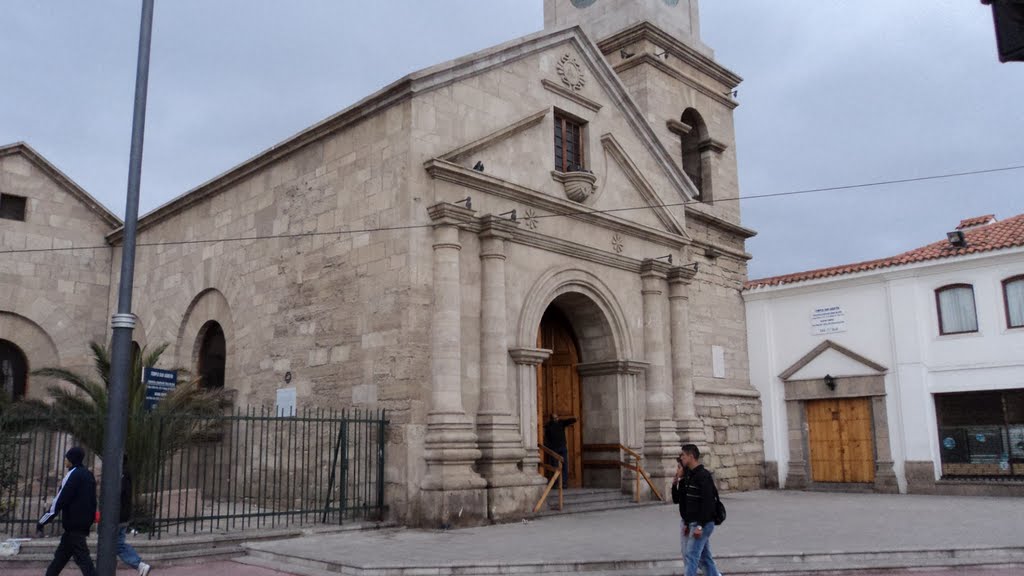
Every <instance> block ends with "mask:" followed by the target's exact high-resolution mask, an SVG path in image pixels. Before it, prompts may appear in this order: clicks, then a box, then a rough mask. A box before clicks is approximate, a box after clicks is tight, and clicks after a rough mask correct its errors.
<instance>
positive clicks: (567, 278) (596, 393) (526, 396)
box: [512, 269, 643, 487]
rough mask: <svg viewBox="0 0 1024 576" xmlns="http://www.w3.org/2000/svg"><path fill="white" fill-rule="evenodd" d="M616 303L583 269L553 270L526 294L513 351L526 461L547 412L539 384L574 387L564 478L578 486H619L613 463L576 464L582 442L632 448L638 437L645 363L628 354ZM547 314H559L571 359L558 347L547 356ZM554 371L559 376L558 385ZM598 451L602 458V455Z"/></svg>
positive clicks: (533, 453)
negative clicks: (573, 449)
mask: <svg viewBox="0 0 1024 576" xmlns="http://www.w3.org/2000/svg"><path fill="white" fill-rule="evenodd" d="M621 310H622V309H621V307H620V306H619V304H618V302H617V301H616V299H615V296H614V295H613V293H612V292H611V290H610V289H608V287H607V286H606V285H605V284H604V282H602V281H601V280H600V279H599V278H597V277H596V276H595V275H593V274H591V273H589V272H587V271H584V270H578V269H569V270H564V269H563V270H551V271H549V272H548V273H546V274H545V275H543V276H542V277H541V278H540V279H539V280H538V281H537V283H536V284H535V286H534V288H533V289H532V290H531V291H530V293H529V294H528V296H527V298H526V300H525V302H524V307H523V310H522V314H521V316H520V322H519V325H518V334H517V343H518V344H520V345H519V346H518V347H517V348H515V349H513V350H512V357H513V360H515V362H516V363H517V364H518V368H517V370H518V373H517V380H518V384H519V398H520V425H521V429H522V431H523V445H524V448H526V449H527V453H528V454H530V456H529V457H528V458H527V461H526V466H527V467H529V466H531V465H533V464H534V463H536V462H538V461H539V454H538V450H537V444H538V442H540V441H541V439H542V435H543V433H542V429H541V426H540V425H541V423H542V421H543V419H544V418H545V417H546V416H549V415H550V410H548V409H547V408H549V407H545V405H544V404H545V398H546V397H547V398H548V402H550V390H546V389H545V387H546V386H552V385H560V386H578V390H579V397H578V399H577V400H578V411H579V415H578V416H579V421H578V423H577V426H578V428H577V429H576V430H574V431H573V435H575V437H576V440H575V442H576V443H577V444H578V445H579V449H580V450H581V451H582V455H580V454H573V455H570V464H571V467H572V468H574V470H572V471H571V472H570V479H571V480H573V481H574V485H577V486H578V485H581V484H582V485H584V486H606V487H620V486H621V485H622V484H621V481H622V480H621V475H620V473H619V471H618V469H612V468H607V469H598V468H590V467H587V466H583V465H582V461H583V460H586V459H587V451H586V450H585V449H584V448H585V446H586V445H589V444H623V445H626V446H630V447H637V444H638V440H639V438H640V434H639V433H638V431H639V430H640V429H641V426H642V424H641V423H640V420H639V417H638V414H637V410H636V408H637V405H638V402H637V400H638V399H637V397H636V396H637V386H636V375H637V374H638V373H639V372H640V371H641V370H642V368H643V364H642V363H637V362H632V361H630V357H631V351H632V344H631V341H630V338H629V332H628V330H627V323H626V322H625V318H624V316H623V314H622V312H621ZM553 319H558V321H559V323H560V324H562V330H563V331H566V332H568V333H571V341H572V342H571V346H570V347H571V348H573V349H574V352H573V354H575V356H576V359H575V361H574V362H573V365H572V366H565V365H564V364H565V363H566V362H568V361H569V360H567V359H566V357H565V355H564V353H563V354H561V355H560V352H564V351H556V354H555V355H554V356H553V355H552V350H551V348H548V347H547V346H546V344H547V342H545V341H544V339H545V336H544V335H543V333H542V332H543V330H541V328H542V326H543V325H545V324H547V323H550V322H552V321H553ZM563 347H564V346H563ZM552 361H555V362H557V363H559V364H560V366H559V367H557V368H558V370H559V371H561V374H562V375H561V376H555V375H554V374H555V372H556V370H553V369H552V368H553V367H552V366H551V362H552ZM566 369H568V371H567V370H566ZM553 378H562V379H563V380H565V382H563V383H561V384H556V383H555V381H554V380H552V379H553ZM564 409H565V408H564V407H563V410H564ZM597 457H598V458H601V457H602V455H600V454H598V455H597ZM603 457H604V458H605V459H607V457H608V455H607V454H605V455H603ZM574 459H575V460H576V461H575V462H574ZM581 459H582V460H581Z"/></svg>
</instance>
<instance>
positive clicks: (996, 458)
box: [935, 389, 1024, 477]
mask: <svg viewBox="0 0 1024 576" xmlns="http://www.w3.org/2000/svg"><path fill="white" fill-rule="evenodd" d="M935 411H936V415H937V416H938V422H939V446H940V454H941V459H942V475H943V476H944V477H947V476H948V477H958V476H967V477H1005V476H1018V477H1024V389H1021V390H1007V391H995V392H970V393H962V394H939V395H936V396H935Z"/></svg>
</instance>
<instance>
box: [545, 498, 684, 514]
mask: <svg viewBox="0 0 1024 576" xmlns="http://www.w3.org/2000/svg"><path fill="white" fill-rule="evenodd" d="M663 504H664V503H663V502H641V503H639V504H637V503H635V502H633V501H632V500H614V501H607V502H587V503H583V504H576V505H572V506H570V505H569V504H568V503H566V505H565V508H563V509H562V510H558V508H549V509H548V510H541V511H540V512H538V513H537V514H535V516H536V517H541V516H558V515H561V514H584V513H587V512H604V511H606V510H620V509H623V508H637V507H641V506H661V505H663Z"/></svg>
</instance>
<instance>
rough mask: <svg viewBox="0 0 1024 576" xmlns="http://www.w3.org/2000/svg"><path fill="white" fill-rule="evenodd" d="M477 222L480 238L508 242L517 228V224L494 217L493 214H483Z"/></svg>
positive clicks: (506, 219)
mask: <svg viewBox="0 0 1024 576" xmlns="http://www.w3.org/2000/svg"><path fill="white" fill-rule="evenodd" d="M478 222H479V223H480V232H479V236H480V237H481V238H500V239H502V240H508V239H509V238H511V237H512V235H513V234H515V231H516V229H517V228H518V227H519V222H514V221H512V220H509V219H508V218H502V217H501V216H495V215H494V214H484V215H483V216H481V217H480V218H479V219H478Z"/></svg>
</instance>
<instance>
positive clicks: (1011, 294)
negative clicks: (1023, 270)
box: [1003, 274, 1024, 328]
mask: <svg viewBox="0 0 1024 576" xmlns="http://www.w3.org/2000/svg"><path fill="white" fill-rule="evenodd" d="M1003 304H1005V305H1006V327H1007V328H1024V274H1022V275H1020V276H1014V277H1013V278H1007V279H1006V280H1003Z"/></svg>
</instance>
